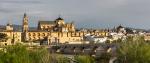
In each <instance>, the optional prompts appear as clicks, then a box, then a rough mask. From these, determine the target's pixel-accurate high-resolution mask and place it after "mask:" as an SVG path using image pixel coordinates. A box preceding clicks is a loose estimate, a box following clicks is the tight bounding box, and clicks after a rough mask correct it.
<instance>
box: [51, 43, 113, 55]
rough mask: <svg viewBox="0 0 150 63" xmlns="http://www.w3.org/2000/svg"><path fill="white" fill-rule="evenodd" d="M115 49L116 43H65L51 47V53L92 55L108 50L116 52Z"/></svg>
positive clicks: (101, 53)
mask: <svg viewBox="0 0 150 63" xmlns="http://www.w3.org/2000/svg"><path fill="white" fill-rule="evenodd" d="M115 51H116V45H115V44H64V45H58V46H51V48H50V52H51V53H60V54H71V55H91V56H101V55H103V54H105V53H108V52H111V53H112V54H115V53H114V52H115Z"/></svg>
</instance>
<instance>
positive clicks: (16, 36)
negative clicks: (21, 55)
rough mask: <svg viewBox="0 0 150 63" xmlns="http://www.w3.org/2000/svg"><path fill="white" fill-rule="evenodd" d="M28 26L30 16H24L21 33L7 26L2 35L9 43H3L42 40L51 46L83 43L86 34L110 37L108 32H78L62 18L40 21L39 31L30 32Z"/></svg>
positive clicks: (9, 43)
mask: <svg viewBox="0 0 150 63" xmlns="http://www.w3.org/2000/svg"><path fill="white" fill-rule="evenodd" d="M28 24H29V23H28V16H27V15H26V14H24V17H23V23H22V31H21V32H15V31H13V28H10V25H8V26H6V31H3V32H1V33H5V34H7V35H8V37H9V41H6V42H3V44H4V45H12V44H16V43H33V42H38V43H41V42H42V40H44V39H46V41H47V42H48V43H47V45H50V44H52V43H68V42H82V41H83V36H84V35H86V34H92V35H95V36H108V32H106V31H95V32H88V31H86V32H84V31H76V29H75V25H74V24H73V23H65V22H64V19H62V18H60V17H59V18H57V19H56V20H54V21H39V23H38V28H37V30H32V31H31V30H29V25H28ZM10 30H11V31H10ZM1 43H2V42H1Z"/></svg>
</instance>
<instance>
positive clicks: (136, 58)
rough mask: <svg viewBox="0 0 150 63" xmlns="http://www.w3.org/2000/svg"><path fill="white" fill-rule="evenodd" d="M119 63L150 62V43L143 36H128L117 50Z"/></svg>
mask: <svg viewBox="0 0 150 63" xmlns="http://www.w3.org/2000/svg"><path fill="white" fill-rule="evenodd" d="M117 53H118V61H119V63H150V44H148V43H146V42H145V41H144V39H143V37H140V36H138V37H128V38H127V39H126V40H124V41H122V42H121V43H120V47H119V48H118V50H117Z"/></svg>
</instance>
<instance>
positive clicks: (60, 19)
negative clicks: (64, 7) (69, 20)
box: [56, 17, 64, 20]
mask: <svg viewBox="0 0 150 63" xmlns="http://www.w3.org/2000/svg"><path fill="white" fill-rule="evenodd" d="M56 20H64V19H63V18H61V17H59V18H57V19H56Z"/></svg>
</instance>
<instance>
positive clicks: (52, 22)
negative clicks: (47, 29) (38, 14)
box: [39, 21, 56, 24]
mask: <svg viewBox="0 0 150 63" xmlns="http://www.w3.org/2000/svg"><path fill="white" fill-rule="evenodd" d="M39 24H56V23H55V21H39Z"/></svg>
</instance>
